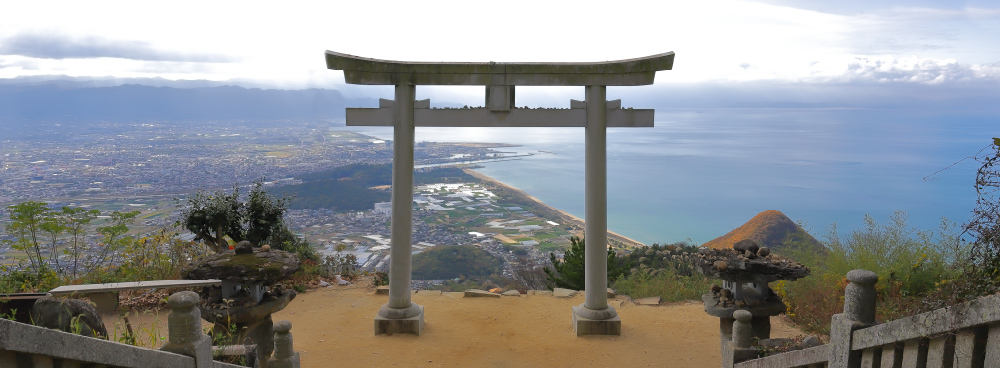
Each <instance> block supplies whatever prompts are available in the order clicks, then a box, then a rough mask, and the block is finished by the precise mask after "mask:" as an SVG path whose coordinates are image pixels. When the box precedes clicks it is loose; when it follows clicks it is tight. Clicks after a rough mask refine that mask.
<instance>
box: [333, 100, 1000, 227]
mask: <svg viewBox="0 0 1000 368" xmlns="http://www.w3.org/2000/svg"><path fill="white" fill-rule="evenodd" d="M334 129H336V130H350V131H356V132H359V133H363V134H369V135H373V136H377V137H380V138H383V139H392V130H391V128H368V127H336V128H334ZM996 136H1000V113H998V112H996V111H989V112H966V111H919V110H899V109H883V110H876V109H697V110H696V109H658V110H657V111H656V126H655V127H654V128H614V129H609V130H608V227H609V228H610V230H612V231H615V232H618V233H620V234H622V235H625V236H628V237H631V238H633V239H636V240H638V241H641V242H644V243H647V244H651V243H654V242H655V243H670V242H676V241H684V240H690V241H692V242H694V243H696V244H700V243H703V242H706V241H709V240H711V239H713V238H715V237H718V236H720V235H723V234H725V233H727V232H728V231H730V230H732V229H733V228H735V227H737V226H740V225H742V224H743V223H744V222H746V221H747V220H749V219H750V218H752V217H753V216H754V215H756V214H757V213H759V212H761V211H765V210H779V211H782V212H784V213H785V215H787V216H788V217H790V218H791V219H792V220H794V221H798V222H800V223H802V224H803V225H804V226H805V227H806V230H808V231H809V232H810V233H812V234H813V235H814V236H816V237H817V238H819V239H821V240H822V239H824V236H825V235H826V234H827V233H828V228H829V227H830V225H831V224H834V223H836V225H837V227H838V229H839V231H840V232H841V233H842V234H843V233H845V232H847V231H850V230H852V229H855V228H858V227H860V226H861V225H862V223H863V218H864V216H865V215H871V216H873V217H874V218H875V219H877V220H880V221H888V218H889V216H890V215H892V213H893V212H895V211H899V210H901V211H905V212H906V213H907V214H908V218H909V223H910V225H912V226H913V227H915V228H917V229H921V230H934V229H937V228H938V226H939V225H940V223H941V220H942V218H943V217H944V218H947V219H949V220H951V221H953V222H955V223H957V224H959V225H961V224H962V223H964V222H965V221H967V220H968V218H969V215H970V211H971V210H972V209H973V207H974V206H975V199H976V197H975V190H974V187H973V185H972V184H973V180H974V179H975V173H976V169H977V168H978V166H979V164H978V163H976V162H975V161H973V160H965V161H962V162H960V163H958V164H956V165H954V166H951V165H953V164H954V163H955V162H958V161H961V160H962V159H963V158H965V157H969V156H973V155H975V154H976V153H977V152H979V151H980V150H981V149H983V148H984V147H987V146H988V145H989V144H990V143H991V142H992V139H991V138H992V137H996ZM416 140H417V141H437V142H469V141H475V142H498V143H511V144H517V145H520V146H519V147H513V148H509V149H503V150H504V151H509V152H519V153H533V155H531V156H529V157H525V158H523V159H518V160H511V161H500V162H490V163H485V164H481V165H483V166H485V167H484V168H481V169H478V170H479V171H481V172H482V173H484V174H487V175H489V176H492V177H494V178H496V179H498V180H500V181H503V182H505V183H507V184H510V185H512V186H515V187H518V188H520V189H522V190H524V191H526V192H528V193H529V194H531V195H533V196H535V197H537V198H538V199H540V200H542V201H544V202H545V203H547V204H549V205H551V206H553V207H556V208H559V209H561V210H564V211H566V212H569V213H572V214H574V215H576V216H579V217H581V218H583V217H584V194H583V193H584V185H583V175H584V131H583V128H506V129H505V128H417V131H416ZM949 166H950V168H949ZM945 168H948V169H947V170H944V171H941V172H938V171H940V170H942V169H945Z"/></svg>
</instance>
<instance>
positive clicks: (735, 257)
mask: <svg viewBox="0 0 1000 368" xmlns="http://www.w3.org/2000/svg"><path fill="white" fill-rule="evenodd" d="M743 247H744V249H745V250H744V251H739V250H736V249H710V248H701V249H699V250H698V254H697V255H696V256H695V257H694V258H693V259H692V261H693V263H694V267H695V269H697V270H698V272H700V273H701V274H703V275H705V276H708V277H711V278H716V279H722V280H730V281H746V282H753V281H765V282H773V281H778V280H789V281H794V280H798V279H800V278H803V277H806V276H808V275H809V268H808V267H806V266H804V265H802V264H801V263H798V262H795V261H793V260H791V259H788V258H785V257H783V256H780V255H777V254H774V253H771V252H770V251H764V252H761V250H765V249H768V248H767V247H763V248H762V247H759V246H757V245H756V244H754V242H753V241H749V243H743ZM753 248H756V249H757V250H756V251H754V252H751V249H753ZM762 253H763V255H761V254H762Z"/></svg>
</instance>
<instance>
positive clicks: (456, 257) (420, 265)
mask: <svg viewBox="0 0 1000 368" xmlns="http://www.w3.org/2000/svg"><path fill="white" fill-rule="evenodd" d="M502 266H503V261H502V260H501V259H499V258H497V257H495V256H493V255H492V254H490V253H488V252H486V251H485V250H483V249H482V248H478V247H475V246H472V245H456V246H438V247H434V248H431V249H429V250H425V251H423V252H421V253H418V254H415V255H413V279H414V280H449V279H455V278H459V276H466V277H481V276H489V275H492V274H494V273H499V272H500V269H501V267H502Z"/></svg>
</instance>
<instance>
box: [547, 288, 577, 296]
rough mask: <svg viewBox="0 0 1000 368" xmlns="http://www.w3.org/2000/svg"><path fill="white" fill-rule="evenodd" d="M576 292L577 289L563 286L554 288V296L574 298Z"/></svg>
mask: <svg viewBox="0 0 1000 368" xmlns="http://www.w3.org/2000/svg"><path fill="white" fill-rule="evenodd" d="M576 293H577V291H576V290H570V289H563V288H555V289H553V290H552V296H554V297H556V298H572V297H573V296H574V295H576Z"/></svg>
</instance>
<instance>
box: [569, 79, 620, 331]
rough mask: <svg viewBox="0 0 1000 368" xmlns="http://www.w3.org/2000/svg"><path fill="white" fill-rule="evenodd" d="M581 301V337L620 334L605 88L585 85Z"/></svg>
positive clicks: (577, 313) (577, 323)
mask: <svg viewBox="0 0 1000 368" xmlns="http://www.w3.org/2000/svg"><path fill="white" fill-rule="evenodd" d="M586 96H587V126H586V128H585V130H586V138H585V140H586V158H585V165H586V170H585V174H584V175H585V187H584V192H585V193H584V194H585V196H586V201H585V202H586V203H585V206H586V209H585V211H586V213H585V217H586V229H585V231H586V232H585V236H586V239H585V240H586V243H585V245H584V248H585V249H584V288H585V289H586V290H584V296H585V299H584V302H583V305H579V306H576V307H573V329H574V330H575V331H576V335H577V336H582V335H621V318H620V317H618V312H616V311H615V309H614V308H613V307H610V306H608V293H607V290H608V170H607V167H608V162H607V161H608V160H607V149H606V148H607V114H608V110H607V87H606V86H587V87H586Z"/></svg>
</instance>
